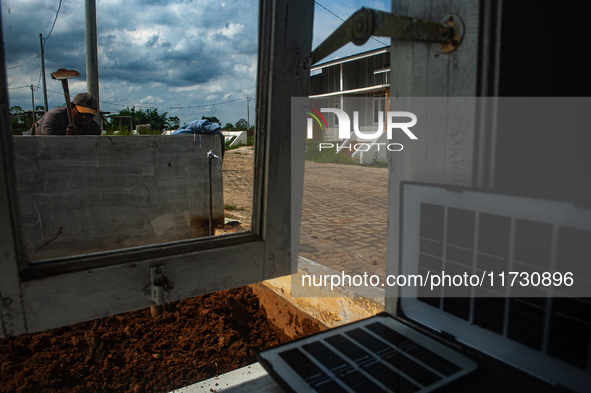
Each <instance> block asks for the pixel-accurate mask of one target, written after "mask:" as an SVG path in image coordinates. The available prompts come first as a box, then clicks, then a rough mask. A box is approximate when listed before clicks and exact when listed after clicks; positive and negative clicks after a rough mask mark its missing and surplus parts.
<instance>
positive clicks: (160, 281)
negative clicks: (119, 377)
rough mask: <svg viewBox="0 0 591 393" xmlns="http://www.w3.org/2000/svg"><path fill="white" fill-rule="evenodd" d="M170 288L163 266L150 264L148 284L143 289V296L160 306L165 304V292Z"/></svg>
mask: <svg viewBox="0 0 591 393" xmlns="http://www.w3.org/2000/svg"><path fill="white" fill-rule="evenodd" d="M171 289H172V284H171V283H170V280H169V279H168V277H166V275H165V274H164V266H152V267H151V268H150V284H148V285H147V286H146V287H144V289H143V294H144V297H146V298H148V299H150V300H152V301H153V302H154V304H156V305H158V306H160V305H163V304H166V302H167V298H168V297H167V292H168V291H170V290H171Z"/></svg>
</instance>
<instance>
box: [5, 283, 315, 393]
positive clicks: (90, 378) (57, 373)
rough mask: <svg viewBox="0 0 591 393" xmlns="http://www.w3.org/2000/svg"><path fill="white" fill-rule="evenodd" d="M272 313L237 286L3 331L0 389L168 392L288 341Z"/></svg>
mask: <svg viewBox="0 0 591 393" xmlns="http://www.w3.org/2000/svg"><path fill="white" fill-rule="evenodd" d="M271 305H272V306H273V307H274V304H273V303H271ZM270 311H273V310H270ZM271 319H273V318H268V314H267V311H266V310H265V308H264V307H262V306H261V304H260V302H259V297H258V296H257V295H255V294H254V293H253V290H252V288H251V287H242V288H237V289H232V290H227V291H223V292H218V293H213V294H208V295H203V296H199V297H196V298H192V299H187V300H181V301H178V302H174V303H170V304H168V305H167V306H166V311H165V312H164V313H163V314H162V315H160V316H157V317H152V316H151V313H150V309H149V308H148V309H143V310H138V311H134V312H130V313H125V314H121V315H116V316H111V317H107V318H101V319H98V320H95V321H90V322H85V323H80V324H77V325H73V326H69V327H63V328H58V329H53V330H49V331H45V332H41V333H37V334H29V335H20V336H9V337H5V338H3V339H0V391H1V392H74V393H76V392H78V393H80V392H158V393H161V392H169V391H171V390H173V389H177V388H180V387H183V386H187V385H190V384H193V383H196V382H199V381H201V380H204V379H207V378H211V377H214V376H216V375H219V374H222V373H225V372H228V371H231V370H234V369H237V368H240V367H243V366H245V365H248V364H251V363H253V362H255V353H256V352H257V351H260V350H262V349H264V348H268V347H271V346H274V345H277V344H279V343H282V342H285V341H288V340H289V339H290V337H288V335H286V333H285V331H284V330H283V329H281V328H279V327H277V326H276V325H274V324H273V323H272V322H271ZM292 324H295V325H297V326H295V327H296V329H295V330H296V332H297V334H296V336H298V335H300V336H301V335H308V334H311V333H313V332H316V331H318V330H319V329H321V328H320V326H318V325H317V324H315V323H314V322H312V321H311V320H309V319H303V318H299V319H298V318H297V317H296V318H295V319H293V318H292ZM292 327H293V326H292ZM292 332H293V329H292Z"/></svg>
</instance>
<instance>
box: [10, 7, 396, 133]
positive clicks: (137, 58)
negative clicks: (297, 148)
mask: <svg viewBox="0 0 591 393" xmlns="http://www.w3.org/2000/svg"><path fill="white" fill-rule="evenodd" d="M376 1H377V0H375V1H373V2H372V3H371V4H370V5H369V6H372V7H374V8H379V7H377V6H379V5H380V3H384V4H385V5H388V8H389V2H379V1H377V3H376ZM320 3H321V4H323V5H324V6H326V7H327V8H329V9H331V10H332V11H333V12H335V13H337V14H339V15H341V16H342V17H343V18H345V19H346V18H347V17H348V16H349V15H350V14H351V13H352V12H354V11H355V10H356V9H358V8H359V7H360V6H361V3H362V2H361V1H360V0H355V1H353V0H344V1H338V2H337V1H334V0H330V1H323V0H321V1H320ZM366 3H367V2H366ZM374 3H375V4H374ZM57 4H58V2H57V1H55V0H3V1H2V24H3V34H4V41H5V49H6V59H7V67H8V83H9V88H10V90H9V95H10V104H11V105H21V106H22V107H24V108H29V107H30V105H31V91H30V88H28V86H30V85H31V84H33V85H35V86H37V85H38V84H39V80H40V55H39V34H40V33H42V34H43V36H44V37H46V36H47V34H48V33H49V31H50V29H51V25H52V23H53V20H54V17H55V15H56V11H57ZM368 4H369V3H368ZM376 5H377V6H376ZM96 6H97V30H98V53H99V85H100V100H101V108H102V109H103V110H105V111H110V112H118V111H119V110H121V109H124V108H125V107H127V106H129V107H133V106H136V107H142V106H146V107H158V109H159V112H160V113H163V112H168V115H169V116H179V117H180V118H181V121H182V122H187V121H191V120H194V119H196V118H201V116H202V115H215V116H217V117H218V118H219V119H220V120H222V122H223V123H224V124H225V123H227V122H232V123H235V122H236V121H238V120H239V119H240V118H246V113H245V112H246V101H245V99H244V98H245V97H246V96H247V95H249V96H250V97H251V98H254V96H255V95H256V68H257V53H256V52H257V24H258V22H257V18H258V1H257V0H241V1H240V0H238V1H232V2H227V1H224V2H212V1H210V0H177V1H172V0H127V1H123V0H100V1H97V2H96ZM31 10H34V12H31ZM315 18H317V21H316V23H315V29H317V30H316V31H315V37H320V38H315V40H314V42H315V43H316V44H317V43H318V40H321V39H324V38H325V37H326V36H327V35H328V34H330V33H331V32H332V31H333V30H334V29H336V28H337V27H338V26H339V25H340V23H341V21H339V20H338V19H337V18H335V17H334V16H333V15H331V14H330V13H328V12H326V11H325V10H323V9H319V8H318V6H317V7H316V12H315ZM356 49H357V48H354V50H356ZM337 55H339V54H337ZM45 65H46V70H47V77H48V81H47V88H48V89H49V91H48V98H49V106H50V107H54V106H57V105H61V104H63V94H62V93H61V86H60V85H59V84H58V83H54V81H52V80H51V78H50V77H49V73H50V72H52V71H54V70H56V69H58V68H62V67H63V68H69V69H76V70H78V71H79V72H80V73H81V74H82V76H81V78H78V79H75V80H72V82H71V91H72V93H73V94H75V93H78V92H81V91H85V90H86V77H85V73H86V66H85V41H84V2H82V1H64V2H63V3H62V7H61V9H60V12H59V17H58V19H57V21H56V24H55V27H54V30H53V32H52V34H51V37H50V38H49V39H48V40H47V41H46V45H45ZM41 96H42V94H41V91H40V90H39V91H36V92H35V102H36V105H42V100H41ZM234 100H238V101H236V102H234V103H232V104H225V105H216V106H210V107H205V106H204V105H211V104H217V103H221V102H226V101H234ZM176 107H183V108H184V109H177V108H176ZM172 108H174V109H172ZM253 108H254V105H252V103H251V119H253V118H254V109H253Z"/></svg>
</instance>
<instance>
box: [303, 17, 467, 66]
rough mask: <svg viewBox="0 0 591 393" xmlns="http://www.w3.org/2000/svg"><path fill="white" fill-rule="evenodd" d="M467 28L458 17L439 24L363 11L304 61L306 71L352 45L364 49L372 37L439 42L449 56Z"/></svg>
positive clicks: (448, 18)
mask: <svg viewBox="0 0 591 393" xmlns="http://www.w3.org/2000/svg"><path fill="white" fill-rule="evenodd" d="M463 33H464V24H463V21H462V19H461V18H460V17H459V16H457V15H446V16H444V17H443V18H442V19H441V21H440V22H429V21H424V20H420V19H417V18H412V17H409V16H401V15H395V14H392V13H389V12H384V11H378V10H373V9H370V8H365V7H363V8H361V9H360V10H359V11H357V12H355V13H354V14H353V15H351V17H350V18H349V19H347V20H346V21H345V22H344V23H343V24H342V25H341V26H339V28H338V29H336V30H335V32H334V33H332V34H331V35H330V36H329V37H328V38H327V39H326V40H324V42H322V43H321V44H320V45H318V47H317V48H316V49H315V50H314V51H313V52H312V53H311V54H310V55H309V56H308V57H307V58H305V59H304V64H303V67H304V68H305V69H308V68H310V67H311V66H312V65H314V64H316V63H317V62H318V61H319V60H322V59H324V58H325V57H327V56H328V55H330V54H331V53H333V52H335V51H336V50H338V49H339V48H341V47H343V46H345V45H346V44H348V43H349V42H352V43H354V44H355V45H362V44H364V43H365V42H367V40H369V38H370V37H371V36H378V37H390V38H392V39H396V40H414V41H425V42H440V43H441V52H442V53H450V52H453V51H454V50H456V49H457V48H458V46H459V45H460V43H461V42H462V35H463Z"/></svg>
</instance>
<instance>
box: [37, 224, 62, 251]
mask: <svg viewBox="0 0 591 393" xmlns="http://www.w3.org/2000/svg"><path fill="white" fill-rule="evenodd" d="M63 229H64V227H63V226H61V227H59V228H58V230H57V232H56V233H55V235H53V237H52V238H51V239H49V240H48V241H46V242H45V243H43V245H42V246H41V247H39V248H38V249H36V250H35V251H34V252H33V254H37V253H38V252H39V251H41V250H42V249H43V248H45V247H47V246H48V245H49V244H51V243H52V242H54V241H56V240H57V238H58V237H60V235H61V234H62V233H64V232H63Z"/></svg>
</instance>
